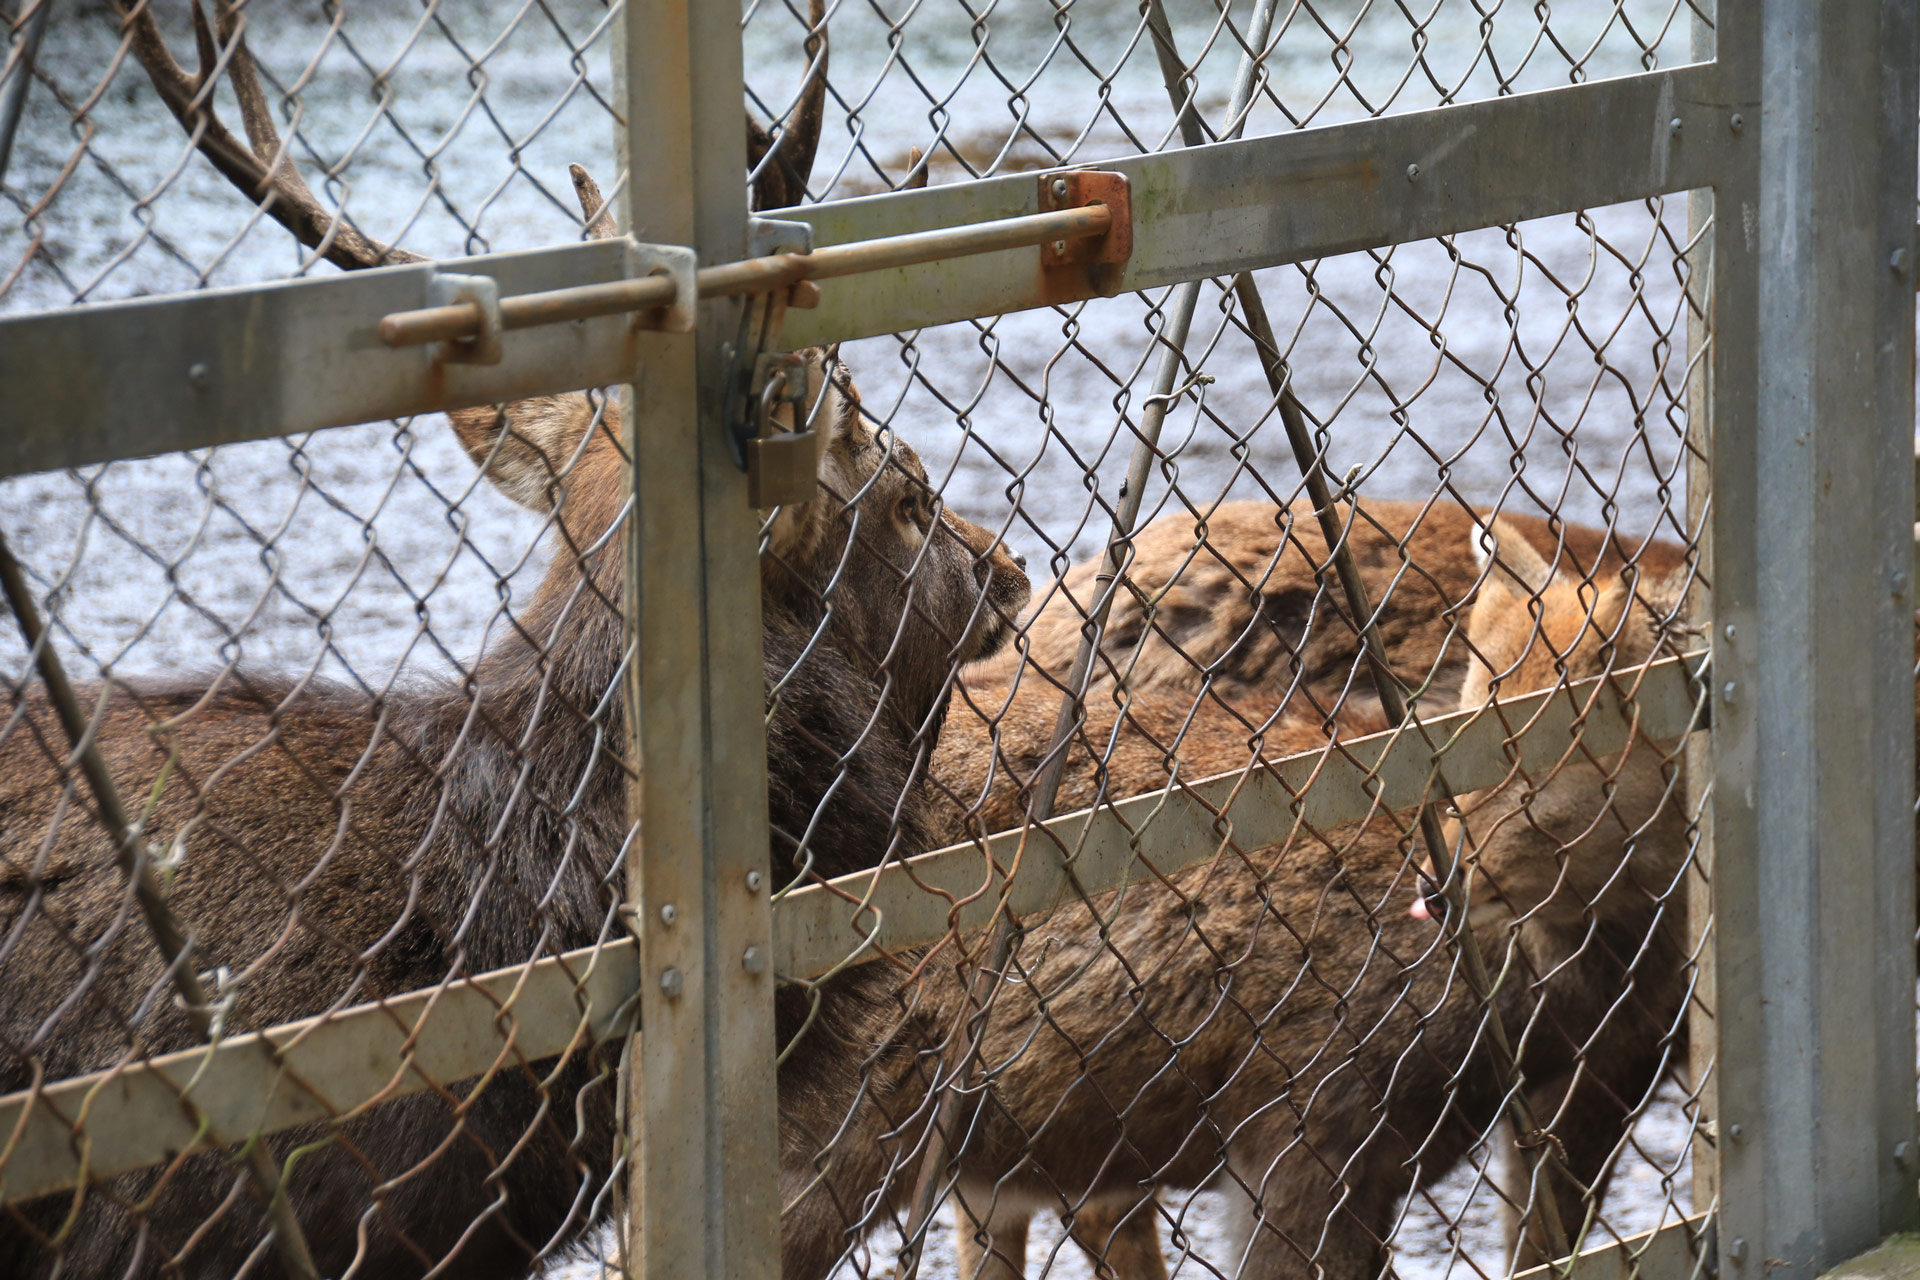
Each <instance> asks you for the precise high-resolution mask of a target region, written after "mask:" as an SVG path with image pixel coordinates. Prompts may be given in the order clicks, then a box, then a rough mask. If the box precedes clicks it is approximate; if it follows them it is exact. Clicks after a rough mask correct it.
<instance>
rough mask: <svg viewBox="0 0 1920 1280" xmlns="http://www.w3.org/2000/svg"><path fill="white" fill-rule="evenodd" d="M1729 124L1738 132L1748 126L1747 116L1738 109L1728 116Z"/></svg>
mask: <svg viewBox="0 0 1920 1280" xmlns="http://www.w3.org/2000/svg"><path fill="white" fill-rule="evenodd" d="M1727 126H1728V127H1729V128H1731V129H1732V130H1733V131H1734V132H1735V133H1738V132H1740V131H1741V130H1742V129H1744V128H1746V127H1747V118H1746V117H1745V116H1743V115H1741V114H1740V113H1739V112H1738V111H1736V112H1734V113H1733V114H1732V115H1730V116H1728V117H1727Z"/></svg>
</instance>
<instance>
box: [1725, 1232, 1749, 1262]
mask: <svg viewBox="0 0 1920 1280" xmlns="http://www.w3.org/2000/svg"><path fill="white" fill-rule="evenodd" d="M1727 1256H1728V1257H1729V1258H1732V1259H1733V1260H1734V1261H1735V1262H1745V1261H1746V1260H1747V1238H1746V1237H1745V1236H1735V1237H1734V1238H1733V1239H1732V1240H1729V1241H1728V1242H1727Z"/></svg>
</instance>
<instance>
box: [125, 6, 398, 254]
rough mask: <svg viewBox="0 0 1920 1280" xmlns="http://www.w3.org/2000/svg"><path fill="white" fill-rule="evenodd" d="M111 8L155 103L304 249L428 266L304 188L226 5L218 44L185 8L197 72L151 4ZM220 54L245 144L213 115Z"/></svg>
mask: <svg viewBox="0 0 1920 1280" xmlns="http://www.w3.org/2000/svg"><path fill="white" fill-rule="evenodd" d="M116 7H117V8H118V9H119V10H120V16H121V25H122V29H123V30H125V31H126V32H127V34H128V37H129V39H128V45H129V47H130V48H131V50H132V52H133V56H134V57H135V58H136V59H138V60H139V62H140V65H141V66H142V67H144V68H145V69H146V72H147V78H148V79H150V80H152V81H153V87H154V89H155V90H156V91H157V92H158V93H159V95H160V100H161V101H162V102H164V103H166V104H167V110H169V111H171V112H173V115H174V118H175V119H177V120H178V121H179V122H180V124H181V127H183V128H184V129H186V131H187V133H188V134H189V135H190V136H191V137H192V138H193V140H194V145H195V146H197V147H198V148H199V149H200V153H201V154H202V155H204V156H206V157H207V159H208V160H210V161H212V162H213V167H214V168H216V169H218V170H219V171H220V172H221V173H222V174H224V175H225V176H226V179H227V181H229V182H231V183H233V185H234V186H236V187H238V188H240V190H241V191H243V192H245V193H246V195H247V197H248V198H249V199H251V200H254V201H256V202H257V203H258V204H259V205H260V207H261V209H262V210H263V211H265V212H266V213H267V214H269V215H271V216H272V217H273V219H274V221H276V222H278V223H279V224H280V225H281V226H283V227H285V228H286V229H287V230H288V231H291V232H292V233H293V234H294V236H295V237H296V238H297V239H298V240H299V241H300V243H301V244H304V245H306V246H307V247H308V248H309V249H315V250H318V251H319V253H320V256H322V257H324V258H325V259H326V260H327V261H328V262H331V263H333V264H334V265H335V266H337V267H342V268H344V269H346V270H354V269H356V268H360V267H385V266H391V265H393V264H394V263H398V262H424V261H426V259H425V258H424V257H423V256H422V255H420V254H417V253H412V252H409V251H408V250H406V249H399V248H395V247H394V246H392V245H387V244H381V243H380V242H379V241H378V240H373V239H370V238H369V237H367V236H364V235H362V234H360V232H359V231H358V230H356V229H355V228H354V227H353V226H352V224H350V223H349V222H348V221H347V220H346V218H345V217H343V216H342V215H341V214H340V213H338V212H337V211H335V210H332V209H329V208H327V207H326V206H325V205H323V204H322V203H320V200H319V198H318V197H316V196H315V195H314V194H313V192H312V190H311V189H309V188H308V186H307V184H306V180H305V179H303V178H302V177H301V176H300V171H299V169H298V168H296V167H295V166H294V162H293V156H292V155H291V154H290V153H289V151H288V148H287V145H286V143H285V142H283V141H282V140H281V138H280V131H279V129H277V128H276V127H275V126H274V123H273V112H272V110H271V108H269V107H268V105H267V95H266V93H265V92H263V91H262V90H261V88H260V77H259V73H258V71H257V70H256V69H255V67H254V65H253V55H252V54H251V53H249V52H248V51H247V42H246V18H245V17H244V16H243V15H236V14H235V12H234V9H233V6H232V5H231V4H230V3H228V0H218V4H217V7H216V13H217V15H218V24H219V38H218V40H217V41H216V40H215V37H214V32H213V31H212V30H211V29H210V28H209V27H208V25H207V15H206V13H205V11H204V10H202V8H201V7H200V0H193V2H192V4H191V5H190V6H189V8H190V10H191V12H192V14H193V36H194V46H195V52H196V53H197V55H198V57H199V68H198V70H197V71H196V72H195V73H194V74H192V75H189V74H188V73H187V72H186V71H185V70H184V69H183V68H182V67H181V66H180V64H179V63H178V62H175V61H174V58H173V54H172V52H171V51H170V50H168V48H167V44H166V41H165V40H163V39H162V38H161V36H160V28H159V24H157V23H156V22H155V21H154V18H153V6H152V4H151V3H148V2H144V0H140V2H136V3H135V4H134V6H133V7H132V8H131V9H129V8H128V7H127V6H126V5H125V4H123V3H117V4H116ZM223 53H224V54H225V58H226V70H227V78H228V80H230V81H231V82H232V84H233V92H234V96H235V97H236V98H238V99H239V101H240V116H241V120H242V122H243V123H244V125H245V128H246V131H247V141H246V142H244V143H243V142H241V141H240V139H238V138H236V137H234V136H233V134H232V133H231V132H230V131H229V130H228V129H227V127H226V126H225V125H223V124H221V123H220V121H219V119H218V118H216V117H215V116H214V113H213V87H214V82H215V80H216V78H217V77H218V75H219V72H220V65H221V56H222V54H223Z"/></svg>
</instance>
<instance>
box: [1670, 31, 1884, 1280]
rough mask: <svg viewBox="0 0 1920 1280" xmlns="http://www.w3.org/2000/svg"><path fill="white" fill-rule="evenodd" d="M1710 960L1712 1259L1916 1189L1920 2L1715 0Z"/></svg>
mask: <svg viewBox="0 0 1920 1280" xmlns="http://www.w3.org/2000/svg"><path fill="white" fill-rule="evenodd" d="M1717 35H1718V44H1719V47H1718V50H1717V53H1718V59H1719V61H1720V62H1721V64H1722V68H1723V70H1724V71H1725V73H1726V78H1725V79H1724V81H1723V84H1724V86H1725V88H1724V93H1725V96H1726V101H1724V102H1722V103H1720V104H1717V105H1718V106H1719V107H1720V109H1721V110H1722V111H1723V112H1724V116H1723V119H1722V123H1721V127H1720V128H1719V129H1718V130H1717V131H1716V133H1717V136H1715V137H1713V138H1709V139H1702V141H1703V142H1706V143H1707V144H1709V145H1715V146H1723V147H1726V148H1729V149H1730V150H1731V151H1732V152H1733V153H1735V159H1734V160H1733V162H1732V163H1730V164H1729V165H1728V166H1727V167H1726V168H1725V169H1724V170H1723V179H1722V181H1721V182H1720V183H1719V184H1718V186H1717V189H1716V192H1715V207H1716V209H1717V215H1716V222H1715V234H1714V244H1713V271H1714V284H1713V294H1714V350H1713V355H1712V370H1711V381H1712V387H1713V403H1712V409H1711V416H1712V421H1711V432H1712V469H1713V486H1714V487H1713V496H1712V507H1713V517H1712V520H1713V538H1712V545H1713V563H1712V566H1711V576H1712V587H1713V602H1714V616H1713V625H1714V633H1713V643H1714V684H1715V690H1716V697H1715V703H1714V746H1713V755H1714V779H1715V780H1714V791H1713V813H1712V830H1713V832H1714V835H1715V839H1716V843H1717V847H1718V856H1717V858H1716V860H1715V867H1714V872H1715V875H1714V900H1715V904H1716V921H1715V926H1714V932H1715V936H1716V939H1717V946H1718V953H1717V957H1716V963H1715V968H1714V974H1715V984H1716V989H1715V991H1714V992H1713V1005H1714V1008H1715V1010H1716V1013H1717V1015H1718V1016H1717V1022H1716V1027H1717V1032H1718V1044H1717V1047H1716V1052H1715V1053H1714V1055H1713V1057H1714V1064H1715V1065H1714V1070H1715V1072H1716V1074H1717V1084H1718V1089H1717V1108H1718V1115H1717V1116H1716V1121H1717V1132H1718V1143H1719V1152H1720V1172H1719V1204H1720V1214H1721V1217H1720V1230H1719V1246H1720V1265H1721V1275H1723V1276H1726V1277H1732V1278H1734V1280H1738V1278H1739V1277H1743V1276H1746V1277H1759V1276H1761V1275H1767V1274H1779V1273H1784V1274H1788V1275H1794V1276H1813V1275H1816V1274H1818V1273H1819V1272H1821V1271H1822V1270H1824V1269H1825V1268H1826V1267H1828V1266H1830V1265H1832V1264H1833V1263H1835V1262H1838V1261H1840V1260H1841V1259H1844V1258H1846V1257H1848V1256H1849V1255H1851V1254H1854V1253H1857V1252H1858V1251H1860V1250H1861V1249H1863V1248H1865V1247H1867V1246H1869V1245H1871V1244H1873V1243H1875V1242H1876V1241H1877V1240H1878V1239H1879V1238H1880V1236H1881V1235H1882V1234H1883V1233H1885V1232H1888V1231H1892V1230H1896V1229H1902V1228H1911V1227H1912V1226H1913V1225H1915V1223H1916V1221H1917V1220H1920V1204H1916V1197H1915V1169H1914V1166H1913V1164H1912V1160H1911V1152H1912V1149H1913V1148H1912V1143H1913V1139H1914V1011H1913V994H1914V963H1913V928H1914V918H1913V893H1914V878H1913V877H1914V871H1913V866H1914V851H1913V823H1912V814H1911V811H1910V808H1909V803H1910V797H1911V792H1912V787H1913V721H1912V705H1913V704H1912V697H1913V689H1912V683H1911V671H1912V665H1911V664H1912V658H1913V630H1912V626H1913V623H1912V609H1913V596H1912V590H1911V586H1910V583H1909V581H1908V577H1909V573H1910V571H1911V555H1912V552H1911V546H1910V540H1909V535H1908V524H1909V522H1910V521H1911V519H1912V511H1913V476H1912V469H1911V467H1910V465H1909V464H1908V458H1907V455H1908V454H1909V452H1910V451H1911V448H1912V438H1913V411H1914V400H1913V341H1914V327H1913V326H1914V299H1913V283H1912V274H1911V273H1912V266H1911V261H1910V259H1911V255H1912V253H1913V234H1914V217H1913V191H1914V182H1915V164H1914V155H1915V107H1916V103H1915V93H1914V84H1915V61H1916V48H1915V6H1914V5H1913V4H1911V3H1902V2H1891V0H1890V2H1888V3H1883V4H1858V3H1845V2H1844V0H1834V2H1832V3H1812V2H1809V3H1785V2H1781V3H1738V4H1735V3H1722V4H1721V5H1720V7H1719V15H1718V32H1717Z"/></svg>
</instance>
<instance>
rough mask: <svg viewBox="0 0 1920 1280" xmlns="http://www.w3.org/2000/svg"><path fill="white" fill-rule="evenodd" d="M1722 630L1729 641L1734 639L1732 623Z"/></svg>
mask: <svg viewBox="0 0 1920 1280" xmlns="http://www.w3.org/2000/svg"><path fill="white" fill-rule="evenodd" d="M1720 630H1721V631H1722V632H1723V633H1724V634H1725V635H1726V637H1727V639H1729V640H1731V639H1733V637H1734V630H1733V624H1732V623H1731V622H1729V623H1728V624H1727V625H1726V626H1724V627H1722V628H1720Z"/></svg>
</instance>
